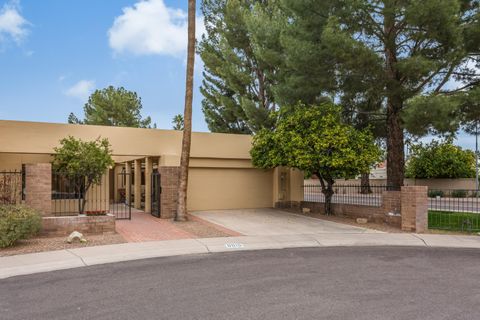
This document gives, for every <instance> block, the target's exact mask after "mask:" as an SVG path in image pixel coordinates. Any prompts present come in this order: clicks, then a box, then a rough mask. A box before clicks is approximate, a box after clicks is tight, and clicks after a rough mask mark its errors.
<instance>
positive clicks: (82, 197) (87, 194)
mask: <svg viewBox="0 0 480 320" xmlns="http://www.w3.org/2000/svg"><path fill="white" fill-rule="evenodd" d="M85 188H86V185H85V179H84V178H82V177H67V176H65V175H62V174H60V173H52V214H53V215H55V216H68V215H77V214H79V213H80V212H83V213H85V214H89V215H103V214H106V213H108V212H109V197H108V188H107V186H106V185H103V184H99V185H92V186H91V187H90V188H89V189H88V190H86V189H85Z"/></svg>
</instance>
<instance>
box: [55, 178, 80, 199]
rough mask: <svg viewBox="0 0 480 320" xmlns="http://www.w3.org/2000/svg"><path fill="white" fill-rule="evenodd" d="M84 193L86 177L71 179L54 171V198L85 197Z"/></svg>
mask: <svg viewBox="0 0 480 320" xmlns="http://www.w3.org/2000/svg"><path fill="white" fill-rule="evenodd" d="M77 182H78V183H77ZM84 195H85V179H83V178H75V179H71V178H68V177H66V176H64V175H61V174H58V173H52V200H60V199H83V198H84Z"/></svg>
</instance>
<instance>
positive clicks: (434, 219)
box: [428, 189, 480, 232]
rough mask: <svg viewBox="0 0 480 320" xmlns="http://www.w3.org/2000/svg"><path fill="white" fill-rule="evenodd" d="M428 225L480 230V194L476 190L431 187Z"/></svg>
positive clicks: (447, 228)
mask: <svg viewBox="0 0 480 320" xmlns="http://www.w3.org/2000/svg"><path fill="white" fill-rule="evenodd" d="M428 201H429V211H428V227H429V228H430V229H441V230H453V231H464V232H478V231H480V194H479V192H478V191H476V190H463V189H449V190H445V189H443V190H439V189H429V190H428Z"/></svg>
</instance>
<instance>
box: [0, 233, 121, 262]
mask: <svg viewBox="0 0 480 320" xmlns="http://www.w3.org/2000/svg"><path fill="white" fill-rule="evenodd" d="M85 238H86V239H87V242H86V243H79V242H76V243H72V244H68V243H67V242H66V240H67V237H66V236H65V237H36V238H31V239H28V240H20V241H18V242H17V243H16V244H15V245H14V246H13V247H9V248H3V249H0V257H2V256H12V255H16V254H25V253H34V252H42V251H53V250H63V249H73V248H80V247H92V246H101V245H106V244H116V243H125V242H126V241H125V239H123V237H122V236H121V235H119V234H117V233H115V234H105V235H92V236H85Z"/></svg>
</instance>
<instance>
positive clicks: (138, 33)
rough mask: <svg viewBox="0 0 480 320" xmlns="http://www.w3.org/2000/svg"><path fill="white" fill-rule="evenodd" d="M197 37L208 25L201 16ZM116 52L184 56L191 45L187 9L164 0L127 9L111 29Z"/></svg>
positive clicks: (146, 2)
mask: <svg viewBox="0 0 480 320" xmlns="http://www.w3.org/2000/svg"><path fill="white" fill-rule="evenodd" d="M196 27H197V37H198V36H199V35H201V34H202V33H203V32H204V30H205V27H204V25H203V19H202V17H199V18H197V26H196ZM108 38H109V44H110V47H111V48H112V49H113V50H114V51H115V52H116V53H125V52H129V53H133V54H136V55H156V54H163V55H171V56H177V57H178V56H180V57H182V56H184V54H185V52H186V48H187V12H185V11H183V10H181V9H175V8H169V7H167V6H166V5H165V3H164V2H163V0H142V1H139V2H137V3H136V4H134V5H133V6H132V7H126V8H124V9H123V14H122V15H120V16H118V17H116V18H115V21H114V22H113V26H112V27H111V28H110V30H109V31H108Z"/></svg>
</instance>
